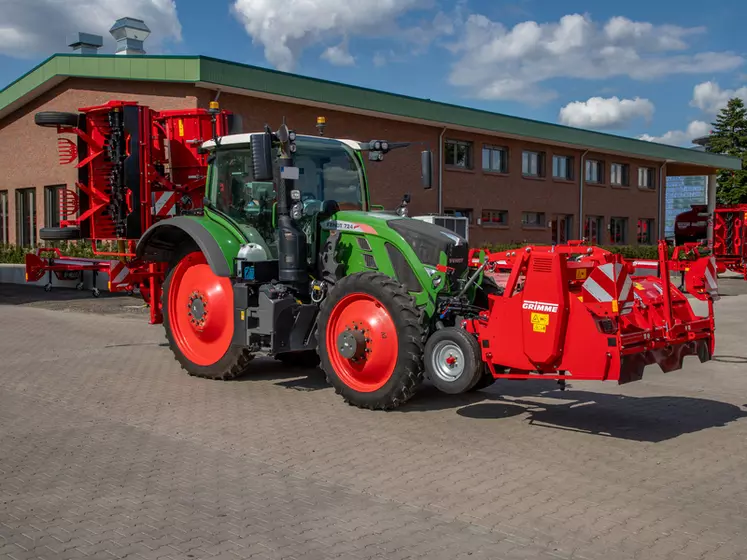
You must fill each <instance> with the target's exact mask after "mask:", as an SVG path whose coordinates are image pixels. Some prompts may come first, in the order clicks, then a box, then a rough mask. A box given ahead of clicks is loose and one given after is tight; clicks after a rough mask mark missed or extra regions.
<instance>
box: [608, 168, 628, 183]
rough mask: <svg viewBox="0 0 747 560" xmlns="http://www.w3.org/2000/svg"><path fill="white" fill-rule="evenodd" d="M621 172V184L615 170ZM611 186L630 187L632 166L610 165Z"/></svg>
mask: <svg viewBox="0 0 747 560" xmlns="http://www.w3.org/2000/svg"><path fill="white" fill-rule="evenodd" d="M616 169H619V170H620V177H619V182H618V181H617V178H616V177H615V175H616V173H615V170H616ZM610 185H612V186H613V187H629V186H630V165H629V164H627V163H620V162H613V163H611V164H610Z"/></svg>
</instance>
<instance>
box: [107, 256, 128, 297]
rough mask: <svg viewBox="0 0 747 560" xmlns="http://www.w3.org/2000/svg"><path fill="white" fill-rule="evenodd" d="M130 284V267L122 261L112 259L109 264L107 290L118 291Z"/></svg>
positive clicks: (125, 288)
mask: <svg viewBox="0 0 747 560" xmlns="http://www.w3.org/2000/svg"><path fill="white" fill-rule="evenodd" d="M130 284H132V280H131V278H130V269H129V268H127V265H125V263H123V262H122V261H112V263H111V264H110V265H109V291H110V292H120V291H124V290H127V289H128V288H129V286H130Z"/></svg>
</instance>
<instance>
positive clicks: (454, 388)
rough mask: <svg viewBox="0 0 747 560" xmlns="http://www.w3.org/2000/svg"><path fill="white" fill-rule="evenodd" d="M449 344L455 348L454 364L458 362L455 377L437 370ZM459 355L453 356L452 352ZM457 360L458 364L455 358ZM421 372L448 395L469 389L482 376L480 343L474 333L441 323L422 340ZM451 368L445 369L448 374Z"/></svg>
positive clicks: (440, 368)
mask: <svg viewBox="0 0 747 560" xmlns="http://www.w3.org/2000/svg"><path fill="white" fill-rule="evenodd" d="M446 345H449V346H451V347H452V348H453V349H454V350H455V356H452V358H454V359H455V360H456V362H455V365H459V366H461V368H460V369H456V370H454V371H455V372H459V373H458V374H456V377H453V378H452V377H447V374H445V373H443V372H442V371H441V370H442V369H444V368H442V367H441V366H445V364H444V363H442V361H441V358H442V357H443V356H442V355H441V353H442V352H447V351H448V347H446ZM458 354H461V356H458V358H457V357H456V355H458ZM460 360H461V364H460V363H459V361H460ZM423 361H424V362H425V373H426V375H427V376H428V379H429V380H430V382H431V383H433V386H434V387H436V389H438V390H439V391H441V392H443V393H447V394H449V395H459V394H461V393H466V392H467V391H469V390H470V389H472V388H473V387H474V386H475V385H476V384H477V383H478V382H479V381H480V378H481V377H482V373H483V371H484V368H483V364H482V354H481V352H480V345H479V344H478V343H477V339H476V338H475V337H474V335H472V334H470V333H468V332H467V331H465V330H464V329H462V328H459V327H445V328H443V329H440V330H437V331H436V332H435V333H433V334H432V335H431V337H430V338H429V339H428V342H426V343H425V357H424V358H423ZM451 373H452V372H448V375H451Z"/></svg>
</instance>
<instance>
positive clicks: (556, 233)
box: [552, 214, 574, 243]
mask: <svg viewBox="0 0 747 560" xmlns="http://www.w3.org/2000/svg"><path fill="white" fill-rule="evenodd" d="M571 239H574V236H573V214H558V215H556V216H555V218H554V219H553V221H552V242H553V243H568V241H570V240H571Z"/></svg>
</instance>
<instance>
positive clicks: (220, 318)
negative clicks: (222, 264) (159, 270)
mask: <svg viewBox="0 0 747 560" xmlns="http://www.w3.org/2000/svg"><path fill="white" fill-rule="evenodd" d="M233 314H234V309H233V288H232V286H231V281H230V280H229V279H228V278H223V277H220V276H217V275H216V274H215V273H214V272H213V271H212V270H211V268H210V265H209V264H208V263H207V260H206V259H205V255H203V254H202V252H201V251H199V250H193V251H191V252H187V253H186V254H185V255H184V256H183V257H182V258H181V259H179V260H178V262H177V263H176V265H175V266H173V267H172V268H171V270H170V271H169V273H168V275H167V276H166V281H165V282H164V284H163V325H164V327H165V329H166V339H167V340H168V342H169V346H170V347H171V350H172V352H173V353H174V357H175V358H176V360H177V361H178V362H179V364H180V365H181V366H182V368H183V369H184V370H185V371H186V372H187V373H189V374H190V375H194V376H197V377H207V378H209V379H232V378H234V377H237V376H239V375H241V374H242V373H244V372H245V371H246V369H247V365H248V364H249V361H250V360H251V359H252V358H253V357H254V356H253V354H251V353H250V352H249V351H248V350H247V349H246V348H242V347H236V346H232V345H231V341H232V340H233V321H234V315H233Z"/></svg>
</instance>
